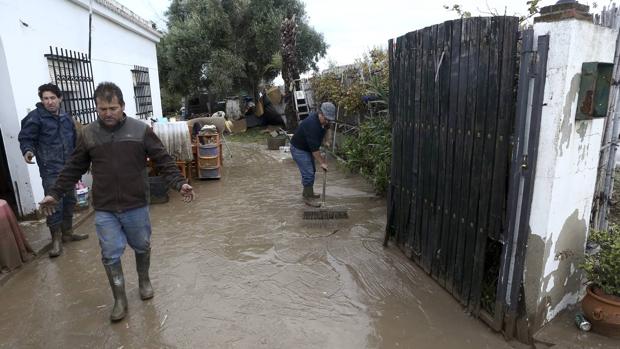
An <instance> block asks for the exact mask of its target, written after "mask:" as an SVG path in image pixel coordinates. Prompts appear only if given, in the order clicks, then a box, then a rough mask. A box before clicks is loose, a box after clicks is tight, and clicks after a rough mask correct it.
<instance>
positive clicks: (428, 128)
mask: <svg viewBox="0 0 620 349" xmlns="http://www.w3.org/2000/svg"><path fill="white" fill-rule="evenodd" d="M518 34H519V26H518V19H517V18H515V17H491V18H467V19H461V20H455V21H450V22H445V23H443V24H439V25H435V26H432V27H428V28H424V29H422V30H418V31H415V32H411V33H408V34H406V35H404V36H401V37H399V38H397V39H396V40H391V41H390V43H389V53H390V84H391V85H390V91H391V96H390V114H391V116H392V121H393V128H392V132H393V133H392V137H393V141H392V142H393V143H392V150H393V155H392V156H393V158H392V172H391V185H390V189H389V198H388V200H389V201H388V224H387V235H386V236H388V237H390V238H391V239H392V240H393V241H395V242H396V243H397V244H398V245H399V246H400V247H401V248H402V249H403V250H404V251H405V253H407V254H408V255H409V256H410V257H411V258H412V259H414V260H415V261H416V262H417V263H418V264H419V265H420V266H421V267H422V268H423V269H424V270H425V271H426V272H428V273H429V274H430V275H432V277H434V278H435V279H436V280H437V281H438V282H439V283H440V284H441V285H442V286H443V287H445V289H446V290H448V291H449V292H451V293H452V294H453V295H454V296H455V297H456V298H457V299H458V300H460V301H461V303H462V304H464V305H466V306H468V307H469V308H470V309H471V310H472V311H474V312H475V313H477V312H478V311H479V308H480V301H481V287H482V279H483V271H484V269H485V265H484V263H485V258H487V257H486V256H487V254H488V252H489V251H488V243H489V242H490V243H492V242H493V241H502V240H503V239H504V238H505V236H503V235H504V234H505V231H506V229H505V227H506V208H507V193H508V173H509V172H508V171H509V168H510V162H511V155H510V154H511V153H510V152H511V147H510V140H511V136H512V135H513V126H514V119H515V104H516V91H517V78H516V76H517V43H518ZM499 254H501V248H500V253H499ZM499 254H497V259H499V258H500V257H499ZM498 263H499V262H498ZM497 269H498V272H497V273H498V274H499V267H498V268H497ZM493 301H495V300H493Z"/></svg>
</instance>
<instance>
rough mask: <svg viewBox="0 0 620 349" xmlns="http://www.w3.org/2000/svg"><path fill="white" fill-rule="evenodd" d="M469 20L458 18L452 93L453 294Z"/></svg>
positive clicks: (449, 274) (453, 290) (450, 286)
mask: <svg viewBox="0 0 620 349" xmlns="http://www.w3.org/2000/svg"><path fill="white" fill-rule="evenodd" d="M470 23H471V21H470V20H468V19H463V20H461V28H460V37H459V42H460V49H459V53H460V55H459V62H458V64H459V65H458V71H457V76H458V87H457V91H455V94H457V95H458V102H457V108H456V111H455V114H454V115H453V117H454V119H455V120H454V124H455V130H454V134H455V137H456V140H455V144H454V169H453V181H452V200H451V205H450V219H451V222H450V238H451V241H450V251H449V254H448V270H447V280H446V285H447V286H448V290H449V291H450V292H451V293H452V294H453V295H454V294H456V293H457V292H456V289H457V287H456V286H457V281H456V277H455V275H456V272H457V263H461V261H458V262H457V255H458V246H459V243H458V242H459V234H458V231H459V225H460V218H461V217H460V211H459V203H460V201H459V198H460V197H461V195H462V193H463V191H462V189H463V188H462V187H461V178H462V170H463V154H464V152H463V151H464V139H465V137H464V133H463V128H464V123H465V110H466V106H467V72H468V64H469V27H470Z"/></svg>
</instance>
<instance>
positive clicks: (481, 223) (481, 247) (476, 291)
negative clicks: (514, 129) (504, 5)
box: [469, 17, 504, 314]
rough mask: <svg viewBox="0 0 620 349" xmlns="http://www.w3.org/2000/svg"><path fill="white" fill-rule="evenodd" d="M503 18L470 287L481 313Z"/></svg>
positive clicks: (493, 46) (497, 30) (494, 52)
mask: <svg viewBox="0 0 620 349" xmlns="http://www.w3.org/2000/svg"><path fill="white" fill-rule="evenodd" d="M500 24H503V21H502V20H501V19H500V18H497V17H494V18H492V19H491V24H490V42H489V74H488V76H489V80H488V95H487V96H488V97H487V120H486V131H485V134H486V135H485V137H486V139H485V143H484V158H483V164H482V179H481V181H482V182H481V184H480V188H482V189H483V190H482V192H481V195H480V202H479V208H478V230H477V232H476V252H475V256H474V263H473V274H472V287H471V291H470V296H469V299H470V309H471V310H472V312H473V313H475V314H477V313H479V310H480V299H481V286H482V278H483V275H484V268H485V264H484V263H485V259H484V258H485V255H486V253H485V251H486V240H487V236H488V215H489V209H490V202H491V196H492V190H490V189H489V188H492V185H493V167H494V164H495V138H496V131H497V117H498V115H497V114H498V110H497V108H498V97H499V60H500V57H499V49H498V48H499V45H501V44H502V41H503V40H502V36H503V34H504V33H503V29H504V28H503V25H502V26H500Z"/></svg>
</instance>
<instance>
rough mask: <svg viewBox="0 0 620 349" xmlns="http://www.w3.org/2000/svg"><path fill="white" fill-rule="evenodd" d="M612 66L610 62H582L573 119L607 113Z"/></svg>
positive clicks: (595, 116)
mask: <svg viewBox="0 0 620 349" xmlns="http://www.w3.org/2000/svg"><path fill="white" fill-rule="evenodd" d="M613 68H614V65H613V64H612V63H601V62H584V63H583V65H582V66H581V83H580V84H579V99H578V100H577V113H576V114H575V120H590V119H592V118H602V117H605V116H606V115H607V105H608V103H609V89H610V87H611V82H612V73H613Z"/></svg>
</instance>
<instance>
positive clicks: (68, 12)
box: [0, 0, 161, 214]
mask: <svg viewBox="0 0 620 349" xmlns="http://www.w3.org/2000/svg"><path fill="white" fill-rule="evenodd" d="M102 3H103V2H102ZM102 3H100V1H99V0H95V1H93V4H94V5H93V13H94V15H93V30H92V67H93V78H94V80H95V85H96V84H97V83H99V82H101V81H112V82H114V83H116V84H118V85H119V86H120V88H121V89H122V91H123V94H124V98H125V102H126V108H125V110H126V112H127V114H128V115H130V116H135V113H136V107H135V101H134V92H133V80H132V75H131V69H132V68H133V66H134V65H140V66H145V67H148V68H149V73H150V83H151V94H152V99H153V113H154V115H155V116H160V115H161V100H160V91H159V76H158V74H157V55H156V46H155V45H156V42H158V41H159V36H158V34H156V33H154V32H153V31H152V30H148V29H145V28H143V27H141V26H140V25H138V24H136V23H134V22H132V21H130V20H128V19H127V18H125V17H123V15H122V14H120V13H117V12H114V11H112V10H110V9H109V8H107V7H105V6H104V5H103V4H102ZM88 5H89V0H46V1H39V0H21V1H14V0H0V42H1V43H2V49H1V50H0V54H2V57H0V64H2V66H0V78H2V82H0V92H3V94H2V96H3V97H4V98H8V96H10V95H11V94H12V98H10V99H11V101H5V102H4V103H1V104H0V126H1V127H2V133H3V138H4V143H5V146H6V149H7V159H8V162H9V168H10V169H11V177H12V179H13V180H14V181H17V182H18V186H19V191H20V194H21V202H22V207H23V210H24V213H26V214H27V213H29V212H32V211H33V210H34V209H35V208H36V204H35V203H36V202H37V201H38V200H40V199H41V198H42V197H43V189H42V187H41V180H40V178H39V173H38V168H37V167H36V166H34V165H30V166H27V165H26V164H25V162H24V161H23V158H22V156H21V152H20V151H19V143H18V141H17V135H18V133H19V130H20V121H21V119H22V118H23V117H24V116H25V115H26V114H27V113H28V112H29V111H30V110H32V109H34V106H35V104H36V103H37V102H38V96H37V87H38V86H39V85H41V84H42V83H45V82H49V81H50V76H49V72H48V67H47V59H46V58H45V57H44V55H45V54H46V53H49V47H50V46H53V47H58V48H64V49H68V50H73V51H78V52H81V53H88V41H89V40H88ZM7 72H8V76H5V75H6V74H7ZM9 90H10V91H12V93H9Z"/></svg>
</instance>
